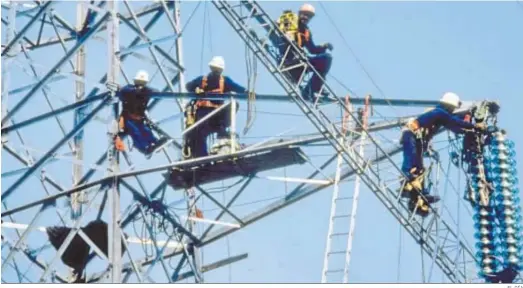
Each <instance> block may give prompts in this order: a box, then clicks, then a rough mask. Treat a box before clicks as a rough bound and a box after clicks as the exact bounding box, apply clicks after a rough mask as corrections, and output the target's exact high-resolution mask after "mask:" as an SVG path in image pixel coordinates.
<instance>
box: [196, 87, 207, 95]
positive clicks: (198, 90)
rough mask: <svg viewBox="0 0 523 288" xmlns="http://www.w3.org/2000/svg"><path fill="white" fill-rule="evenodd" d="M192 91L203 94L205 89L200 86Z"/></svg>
mask: <svg viewBox="0 0 523 288" xmlns="http://www.w3.org/2000/svg"><path fill="white" fill-rule="evenodd" d="M194 92H195V93H196V94H203V93H204V92H205V90H203V89H202V88H200V87H196V90H194Z"/></svg>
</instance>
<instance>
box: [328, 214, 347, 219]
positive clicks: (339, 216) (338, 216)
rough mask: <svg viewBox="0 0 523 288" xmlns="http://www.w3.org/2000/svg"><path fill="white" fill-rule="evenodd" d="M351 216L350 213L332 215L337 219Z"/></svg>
mask: <svg viewBox="0 0 523 288" xmlns="http://www.w3.org/2000/svg"><path fill="white" fill-rule="evenodd" d="M348 217H350V215H349V214H345V215H334V217H332V218H333V219H336V218H348Z"/></svg>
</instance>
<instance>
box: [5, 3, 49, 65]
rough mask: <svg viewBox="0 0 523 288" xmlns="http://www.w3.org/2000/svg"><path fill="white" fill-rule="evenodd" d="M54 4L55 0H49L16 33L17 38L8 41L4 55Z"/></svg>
mask: <svg viewBox="0 0 523 288" xmlns="http://www.w3.org/2000/svg"><path fill="white" fill-rule="evenodd" d="M52 4H53V1H48V2H46V3H45V4H44V5H42V6H41V8H40V10H39V11H38V13H36V14H35V16H34V17H33V18H32V19H31V20H30V21H29V23H27V24H26V25H25V26H24V28H22V30H20V32H18V33H17V34H16V36H15V38H14V39H13V40H11V42H9V43H7V46H5V48H4V50H3V51H2V57H3V56H5V55H6V54H7V53H8V52H9V51H10V50H11V48H13V46H14V45H16V43H18V41H20V39H21V38H22V37H23V36H24V35H25V33H27V31H29V29H31V27H33V25H34V24H35V23H36V22H37V21H38V20H39V18H40V17H42V15H43V14H44V13H45V12H46V11H47V9H49V8H50V7H51V5H52Z"/></svg>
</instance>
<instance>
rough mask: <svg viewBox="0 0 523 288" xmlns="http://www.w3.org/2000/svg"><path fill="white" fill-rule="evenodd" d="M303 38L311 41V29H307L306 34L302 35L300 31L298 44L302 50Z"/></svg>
mask: <svg viewBox="0 0 523 288" xmlns="http://www.w3.org/2000/svg"><path fill="white" fill-rule="evenodd" d="M302 37H303V39H304V40H305V41H309V39H310V37H311V33H310V31H309V29H305V32H303V33H301V32H299V31H298V37H297V38H298V39H296V40H297V44H298V47H300V48H302V45H303V40H302Z"/></svg>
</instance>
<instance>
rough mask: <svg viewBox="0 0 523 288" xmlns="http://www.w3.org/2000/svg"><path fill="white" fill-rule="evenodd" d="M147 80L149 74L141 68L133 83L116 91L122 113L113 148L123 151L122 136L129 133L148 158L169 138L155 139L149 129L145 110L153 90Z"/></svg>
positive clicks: (149, 123) (136, 146) (136, 145)
mask: <svg viewBox="0 0 523 288" xmlns="http://www.w3.org/2000/svg"><path fill="white" fill-rule="evenodd" d="M148 82H149V74H148V73H147V72H146V71H143V70H141V71H138V73H137V74H136V76H135V77H134V84H129V85H126V86H125V87H123V88H122V89H120V90H119V91H118V93H117V95H118V98H119V99H120V101H121V102H122V113H121V114H120V118H119V121H118V122H119V123H118V126H119V133H118V134H117V135H116V138H115V148H116V149H117V150H119V151H124V150H125V145H124V143H123V141H122V138H123V137H124V136H126V135H129V136H131V139H132V140H133V146H134V147H135V148H136V149H138V151H140V152H141V153H143V154H144V155H145V156H146V157H148V158H149V157H150V156H151V155H152V153H153V152H155V151H158V150H159V149H161V148H162V147H164V146H165V145H167V144H168V143H169V142H170V139H169V138H167V137H162V138H161V139H157V138H156V137H155V136H154V134H153V132H152V130H151V126H152V123H151V121H150V120H149V119H148V118H147V115H146V114H145V111H146V110H147V104H148V103H149V99H150V95H151V93H152V92H155V90H154V89H152V88H150V87H148V86H147V83H148Z"/></svg>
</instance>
